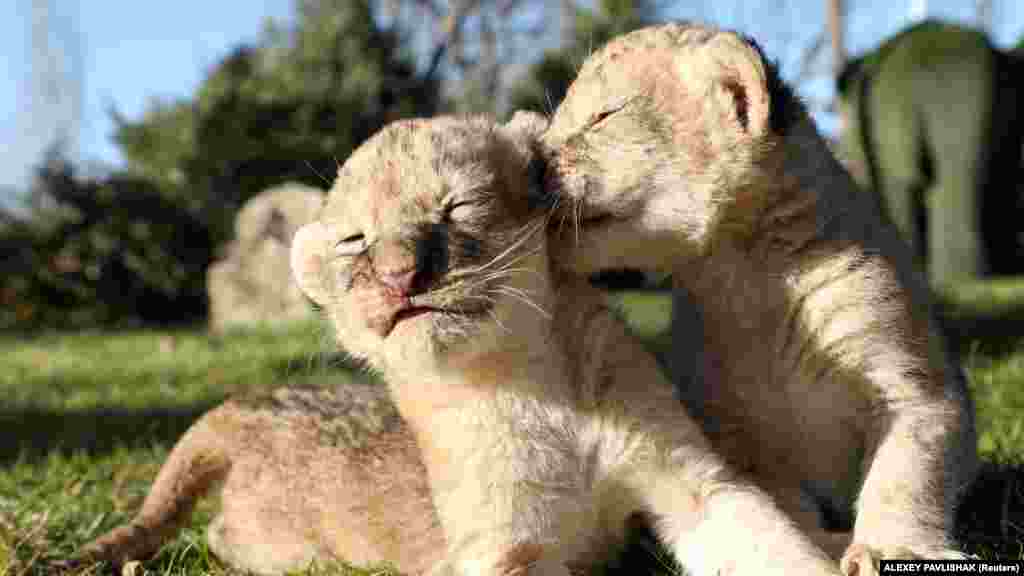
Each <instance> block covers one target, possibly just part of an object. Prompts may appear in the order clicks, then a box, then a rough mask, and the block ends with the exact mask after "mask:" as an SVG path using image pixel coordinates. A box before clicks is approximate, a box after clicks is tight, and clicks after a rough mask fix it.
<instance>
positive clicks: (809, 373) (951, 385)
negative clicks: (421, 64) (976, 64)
mask: <svg viewBox="0 0 1024 576" xmlns="http://www.w3.org/2000/svg"><path fill="white" fill-rule="evenodd" d="M542 140H543V142H544V147H545V149H547V150H548V151H549V154H546V155H549V156H550V158H549V159H550V162H551V170H550V174H549V184H550V187H551V188H552V190H557V191H558V192H559V193H561V194H564V195H565V196H566V202H565V204H566V207H568V208H570V209H569V210H566V211H565V216H564V217H565V218H567V219H569V220H571V221H573V222H578V223H579V226H578V227H577V228H576V229H575V230H574V231H573V232H571V233H569V234H566V235H565V236H566V237H565V240H564V241H563V242H560V243H559V251H560V252H559V261H560V262H564V263H566V264H567V265H569V266H571V267H572V268H573V269H574V270H575V271H576V272H579V273H593V272H596V271H601V270H605V269H613V268H644V269H648V270H656V271H661V272H665V273H671V274H672V275H673V284H674V287H675V296H676V299H677V300H678V301H680V302H683V303H684V305H690V306H692V304H686V302H695V303H696V305H697V306H698V308H699V310H700V313H701V316H702V318H703V324H704V334H703V342H702V343H700V344H701V345H702V346H703V347H704V349H705V363H704V366H705V370H704V377H703V378H697V379H696V380H695V381H694V382H690V381H689V380H688V375H686V374H682V375H677V378H679V379H680V389H681V391H682V393H683V395H684V396H685V397H686V400H687V402H688V405H689V407H690V409H691V412H692V413H693V414H694V415H696V416H698V418H699V419H700V420H701V423H702V426H703V428H704V430H705V432H706V433H707V434H708V435H709V436H710V439H711V442H712V444H713V445H714V447H715V449H716V451H718V452H719V453H721V454H723V455H724V456H725V457H726V459H727V460H728V461H729V462H730V463H731V464H732V465H734V466H735V467H737V468H739V470H740V471H743V472H747V473H749V474H752V475H753V476H754V477H755V479H756V481H757V483H758V484H759V485H760V486H762V487H763V488H765V489H767V490H768V491H769V492H770V493H772V494H773V495H774V496H775V497H776V498H778V499H779V501H780V503H781V504H782V505H783V506H784V508H785V509H786V510H787V512H789V513H790V514H792V515H794V516H797V517H803V518H804V521H805V522H806V524H805V525H808V524H817V523H818V517H817V515H808V510H807V508H806V506H805V505H804V503H805V501H806V500H807V497H808V496H809V497H811V498H813V499H814V500H815V501H816V502H817V505H818V506H821V508H822V510H824V511H831V512H836V513H838V514H839V515H845V516H847V517H848V516H849V515H850V513H851V512H852V509H853V507H854V502H855V501H856V508H857V514H856V523H855V525H854V526H853V528H854V530H853V542H852V544H851V545H850V546H849V548H847V549H846V552H845V554H844V556H843V558H842V563H841V565H842V567H843V569H844V571H845V572H846V573H848V574H853V573H861V574H866V573H872V572H873V571H874V570H875V567H874V564H875V560H877V559H878V558H903V557H907V556H919V557H925V558H929V557H930V558H936V557H950V556H952V557H956V556H957V555H958V553H957V552H956V551H954V550H953V549H952V548H953V543H952V542H951V541H950V536H949V534H950V528H951V523H952V517H953V507H954V503H955V502H956V497H957V494H958V492H959V491H960V490H961V489H962V488H963V487H964V485H965V484H966V483H967V482H968V481H969V479H970V478H971V475H972V472H973V470H974V467H975V430H974V424H973V409H972V404H971V401H970V398H969V396H968V393H967V389H966V386H965V382H964V377H963V375H962V372H961V370H960V368H959V366H958V364H957V362H956V359H955V358H954V357H953V356H952V354H951V352H950V351H949V347H948V346H947V344H946V342H945V341H944V340H943V337H942V335H941V334H940V333H939V331H938V329H937V327H936V322H935V320H934V318H933V312H932V309H931V304H930V295H929V292H928V288H927V285H926V284H925V282H924V278H923V277H922V275H921V274H920V273H918V271H917V270H916V269H915V268H914V266H913V265H912V260H911V254H910V252H909V250H908V248H907V247H906V246H905V245H904V244H903V242H902V241H901V240H900V239H899V236H898V234H897V233H896V230H895V229H894V227H893V226H891V225H890V223H889V222H887V221H886V220H885V219H884V218H883V215H882V213H881V212H880V210H879V206H878V205H877V203H876V202H875V199H874V197H873V196H871V195H869V194H864V193H862V192H860V191H858V189H857V188H856V186H855V185H854V184H853V182H852V181H851V179H850V177H849V176H848V174H847V173H846V172H845V171H844V170H843V169H842V168H841V167H840V165H839V164H838V163H837V162H836V160H835V159H834V158H833V157H832V155H831V153H830V152H829V151H828V149H827V147H826V145H825V143H824V142H823V140H822V138H821V137H820V136H819V135H818V133H817V132H816V130H815V128H814V125H813V123H812V120H811V119H810V117H809V116H808V114H807V113H806V112H805V110H804V109H803V107H802V106H801V105H800V104H799V103H798V101H797V100H796V99H795V98H794V96H793V95H792V93H791V92H790V90H789V89H788V88H787V87H786V86H785V85H784V84H783V83H782V81H781V80H780V79H779V76H778V74H777V72H776V70H775V69H774V67H773V66H772V65H770V64H769V63H767V62H766V61H765V59H764V58H763V55H762V54H761V52H760V50H759V49H758V47H757V46H756V45H755V44H753V43H752V42H750V41H747V40H745V39H744V38H742V37H740V36H738V35H736V34H734V33H731V32H723V31H719V30H715V29H713V28H709V27H703V26H700V25H693V24H670V25H663V26H657V27H651V28H647V29H644V30H640V31H637V32H634V33H631V34H627V35H625V36H622V37H620V38H617V39H615V40H613V41H611V42H610V43H609V44H608V45H607V46H605V47H604V48H603V49H602V50H600V51H599V52H597V53H595V54H594V55H592V56H591V57H590V58H589V59H588V60H587V61H586V62H585V63H584V65H583V67H582V69H581V70H580V73H579V76H578V77H577V79H576V80H575V82H574V83H573V84H572V86H571V87H570V89H569V92H568V95H567V96H566V99H565V100H564V101H563V102H562V104H561V105H560V106H559V107H558V110H557V111H556V113H555V115H554V117H553V118H552V120H551V125H550V129H549V130H548V131H547V132H546V134H545V135H544V136H543V138H542ZM674 329H675V327H674ZM684 336H685V331H680V333H679V335H677V336H675V342H674V345H675V346H676V347H677V348H676V351H675V354H676V355H678V356H680V357H682V356H684V355H686V354H688V353H689V346H691V345H692V342H685V341H684V340H685V338H684ZM691 339H692V338H691ZM810 512H813V510H811V511H810ZM842 523H843V522H838V524H842ZM846 523H847V525H849V524H850V523H852V522H851V521H849V520H847V521H846Z"/></svg>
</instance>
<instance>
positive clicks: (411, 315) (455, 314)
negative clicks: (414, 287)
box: [387, 294, 492, 335]
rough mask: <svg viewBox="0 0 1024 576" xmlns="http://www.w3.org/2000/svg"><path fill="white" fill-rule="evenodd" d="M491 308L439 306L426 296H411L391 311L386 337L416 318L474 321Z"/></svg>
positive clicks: (482, 306) (482, 305) (486, 304)
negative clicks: (431, 317) (433, 317)
mask: <svg viewBox="0 0 1024 576" xmlns="http://www.w3.org/2000/svg"><path fill="white" fill-rule="evenodd" d="M491 307H492V305H491V304H490V303H487V302H485V303H480V304H476V305H469V304H466V305H459V304H453V305H445V306H440V305H437V304H434V303H432V302H431V299H430V297H429V295H428V294H421V295H419V296H413V297H411V298H409V300H408V301H407V302H406V303H405V304H403V305H401V306H399V307H397V308H396V309H395V310H393V311H392V313H391V321H390V328H389V329H388V331H387V335H390V334H391V333H392V332H394V330H395V328H396V327H398V325H400V324H403V323H408V322H410V321H413V320H416V319H418V318H424V317H430V316H435V317H438V318H448V319H451V320H456V319H463V320H466V319H474V318H477V317H481V316H485V315H486V314H487V313H488V312H489V311H490V310H491Z"/></svg>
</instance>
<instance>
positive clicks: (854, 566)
mask: <svg viewBox="0 0 1024 576" xmlns="http://www.w3.org/2000/svg"><path fill="white" fill-rule="evenodd" d="M967 557H968V556H967V555H966V554H964V553H963V552H960V551H959V550H951V549H948V548H933V549H929V550H918V551H915V550H912V549H910V548H907V547H905V546H886V547H883V548H871V547H870V546H868V545H867V544H863V543H860V542H854V543H853V544H850V547H849V548H847V549H846V552H845V553H844V554H843V558H842V560H840V561H839V568H840V569H841V570H842V572H843V574H844V576H878V573H879V572H878V561H879V560H918V559H924V560H964V559H966V558H967Z"/></svg>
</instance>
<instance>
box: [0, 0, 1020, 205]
mask: <svg viewBox="0 0 1024 576" xmlns="http://www.w3.org/2000/svg"><path fill="white" fill-rule="evenodd" d="M847 2H848V4H849V5H850V6H851V10H850V15H849V20H848V22H847V46H848V48H849V49H850V50H851V51H853V52H858V51H861V50H864V49H866V48H869V47H871V46H873V45H875V44H877V43H878V42H879V41H880V40H881V39H882V38H884V37H885V36H886V35H888V34H891V33H892V32H894V31H896V30H898V29H899V28H901V27H902V26H904V25H905V24H906V23H907V15H908V4H907V0H847ZM31 3H32V0H14V1H13V2H11V1H8V2H0V55H5V56H6V59H5V60H4V59H0V63H2V66H3V70H4V72H5V76H4V77H3V78H4V79H5V80H6V81H5V82H4V85H5V86H7V87H8V89H7V90H3V91H0V117H2V118H6V119H7V121H6V122H4V123H2V124H0V146H2V149H3V150H5V152H6V153H5V154H4V155H3V156H2V157H0V186H12V185H20V184H22V183H23V182H24V181H25V176H26V174H27V173H28V167H29V166H30V165H31V164H32V163H33V162H35V161H37V160H38V158H39V153H40V149H41V147H42V146H43V145H44V142H45V140H47V139H48V136H47V128H46V127H45V126H43V127H40V126H35V127H33V126H29V125H28V123H27V122H26V121H25V120H24V119H25V118H27V117H28V116H29V115H28V114H25V113H24V112H25V111H26V110H28V109H31V107H33V106H38V105H39V103H38V101H37V99H35V98H34V97H33V96H32V92H31V83H30V78H31V72H32V71H31V69H30V66H29V62H30V60H29V57H28V55H29V50H30V45H29V32H30V21H31V11H30V7H31ZM54 4H56V5H57V6H58V7H59V8H58V9H59V10H62V12H61V13H59V14H57V17H60V18H63V19H64V20H63V22H73V26H74V27H76V28H77V30H78V31H79V33H80V37H81V43H82V44H81V45H82V54H83V61H82V63H81V67H82V76H83V78H84V90H83V92H84V94H83V101H82V120H81V131H80V134H79V137H78V147H77V148H78V153H79V157H80V158H81V159H83V160H87V161H89V160H93V161H99V162H102V163H107V164H116V163H117V162H119V161H120V157H119V154H118V152H117V149H116V147H115V146H114V145H113V144H112V143H111V142H110V132H111V129H112V125H111V122H110V119H109V117H108V114H107V112H106V110H107V108H108V107H109V106H111V105H113V106H116V107H117V109H118V110H120V111H121V112H122V113H124V114H126V115H128V116H130V117H137V116H138V115H139V114H140V113H141V112H142V111H143V110H144V108H145V105H146V103H147V101H149V99H151V98H154V97H165V98H173V97H184V96H187V95H188V94H190V93H191V92H192V91H193V90H194V89H195V87H196V86H197V85H198V83H199V82H200V81H201V79H202V77H203V74H204V72H205V70H206V69H207V68H208V67H209V66H211V65H213V64H214V63H215V62H216V61H217V60H218V59H219V58H220V57H221V56H222V55H223V54H224V53H225V52H226V50H227V49H228V48H229V47H230V46H232V45H234V44H236V43H238V42H239V41H243V40H247V39H254V38H256V37H257V36H258V34H259V33H260V30H261V27H262V23H263V20H264V19H265V18H266V17H268V16H271V17H279V18H282V17H287V15H288V14H289V13H290V11H291V0H266V1H263V2H243V1H240V0H178V1H177V2H128V1H123V0H122V1H118V0H80V3H77V4H78V7H77V8H76V7H75V5H76V2H75V1H73V0H57V1H56V2H54ZM824 4H825V2H824V0H762V1H757V0H746V1H743V0H732V1H729V0H708V1H705V2H690V1H687V2H682V1H681V2H679V3H678V6H682V7H684V8H670V9H669V15H670V16H672V17H680V18H697V19H702V20H708V21H712V22H715V23H717V24H719V25H722V26H726V27H730V28H737V29H740V30H742V31H744V32H746V33H748V34H750V35H752V36H754V37H755V38H758V39H759V40H760V41H761V43H762V45H763V46H764V48H765V49H766V51H767V52H768V53H769V54H770V55H772V56H773V57H775V58H778V59H779V61H780V64H781V65H782V68H783V73H784V74H785V75H787V76H791V75H792V74H793V71H794V70H795V68H796V66H797V62H798V61H799V48H800V47H801V46H803V45H805V44H806V42H807V39H808V38H809V37H811V36H812V35H813V34H814V33H816V32H817V31H818V30H821V28H822V26H823V22H824ZM974 4H975V3H974V0H929V2H928V15H929V16H941V17H946V18H952V19H956V20H960V21H967V22H970V21H971V20H972V19H973V17H974ZM994 4H995V9H994V15H993V19H992V20H993V27H992V33H993V36H994V37H995V40H996V43H997V44H999V45H1003V46H1005V45H1007V44H1009V43H1011V42H1013V41H1014V40H1015V39H1016V38H1018V37H1019V36H1020V35H1021V34H1024V3H1022V2H1019V1H1018V0H994ZM695 6H696V8H694V7H695ZM711 6H715V7H714V8H712V7H711ZM780 6H783V7H789V9H784V8H783V9H780V8H779V7H780ZM11 88H13V89H11ZM804 90H805V92H808V93H810V94H812V95H814V94H821V95H825V94H827V93H828V91H829V83H828V81H827V80H825V79H824V78H823V79H822V80H821V81H820V82H818V83H811V84H809V85H807V86H805V87H804ZM0 200H6V199H0Z"/></svg>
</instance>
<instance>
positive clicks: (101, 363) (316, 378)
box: [0, 284, 1024, 576]
mask: <svg viewBox="0 0 1024 576" xmlns="http://www.w3.org/2000/svg"><path fill="white" fill-rule="evenodd" d="M1021 286H1024V284H1022V285H1021ZM1017 289H1018V286H1009V287H1007V286H1004V285H1002V284H993V285H992V291H993V293H996V292H998V294H999V295H1000V298H989V299H986V297H985V296H984V290H985V288H984V286H981V287H973V288H972V289H971V291H970V292H969V293H966V294H967V295H965V296H963V297H961V296H959V295H955V296H950V297H948V298H947V303H948V307H949V310H950V312H949V315H950V317H951V318H953V317H955V318H956V321H957V322H960V323H961V324H958V325H957V326H959V327H960V329H961V332H958V334H959V336H958V337H959V338H960V339H961V346H962V348H963V349H964V350H965V352H966V353H965V362H966V366H967V368H968V371H969V374H970V378H971V387H972V389H973V391H974V397H975V400H976V403H977V408H978V420H979V427H980V432H981V440H980V445H979V447H980V449H981V451H982V453H983V455H984V456H985V458H986V461H987V464H986V468H985V470H984V473H983V475H982V477H981V479H980V480H979V483H978V485H979V486H980V488H979V489H977V490H974V491H972V492H971V494H970V495H969V497H968V498H969V500H968V502H969V504H970V506H969V508H970V511H969V513H966V514H961V520H962V522H961V525H960V534H961V536H962V538H963V539H964V540H965V541H966V543H967V545H968V548H969V550H970V551H972V552H977V553H983V554H986V555H992V554H995V553H998V554H999V555H1000V556H1001V557H1007V556H1010V557H1014V558H1019V557H1021V549H1022V548H1024V525H1022V524H1024V482H1021V480H1024V475H1021V474H1020V470H1021V465H1022V464H1024V418H1021V416H1022V415H1024V340H1021V339H1020V336H1024V323H1017V322H1014V323H1010V322H1002V323H1000V321H998V320H999V318H1003V319H1005V318H1010V317H1013V315H1014V314H1016V313H1017V311H1019V310H1020V309H1021V308H1022V307H1021V306H1018V305H1017V304H1015V302H1024V290H1019V291H1017V292H1014V290H1017ZM1006 294H1010V296H1006ZM958 298H959V300H958ZM620 300H621V303H622V306H623V309H624V310H625V312H626V316H627V319H628V320H630V322H631V323H633V324H634V326H635V328H636V330H637V332H638V333H639V334H640V335H641V336H643V337H644V338H645V339H647V340H649V341H650V342H652V343H653V346H654V347H656V348H657V347H658V343H659V342H662V343H663V342H664V330H665V329H666V328H667V326H668V319H669V303H668V302H667V300H666V299H665V298H664V296H663V295H660V294H656V293H630V294H626V295H624V296H622V297H621V298H620ZM993 302H994V303H997V304H991V303H993ZM986 306H988V307H986ZM994 308H997V309H995V310H994ZM957 314H959V316H957ZM986 314H987V315H988V316H986ZM979 318H981V319H982V320H985V321H991V322H990V323H989V324H986V323H985V322H983V321H978V319H979ZM965 326H966V328H964V327H965ZM992 326H996V327H997V328H998V329H997V330H996V329H993V331H991V332H985V331H984V330H986V329H988V328H991V327H992ZM1014 327H1016V332H1014ZM970 330H974V331H975V332H974V333H973V334H967V333H966V332H969V331H970ZM329 342H330V337H329V336H327V334H326V332H325V329H324V328H323V327H322V325H320V324H309V325H300V326H294V327H291V328H288V329H287V330H285V331H281V332H278V333H274V332H271V331H247V332H237V333H233V334H228V335H224V336H212V335H208V334H205V333H203V332H201V331H174V332H168V331H165V332H159V331H141V332H130V333H118V334H98V333H97V334H76V335H68V334H61V335H43V336H38V337H34V338H30V339H25V338H15V337H0V395H2V397H3V398H4V401H3V404H2V407H0V438H2V439H3V441H2V442H0V459H2V464H0V576H3V575H11V576H36V575H38V576H42V575H44V574H46V575H48V574H51V573H52V569H51V566H50V562H51V561H53V560H60V559H64V558H67V557H68V556H69V555H70V553H71V552H72V551H74V550H75V549H76V548H77V547H78V546H79V545H81V544H82V543H84V542H86V541H87V540H89V539H91V538H92V537H94V536H96V535H98V534H100V533H102V532H103V531H105V530H107V529H109V528H111V527H113V526H115V525H117V524H119V523H121V522H124V521H125V520H127V519H128V518H129V517H130V515H131V514H132V513H133V512H134V511H135V510H136V509H137V507H138V506H139V504H140V503H141V500H142V498H143V496H144V495H145V492H146V490H147V488H148V483H149V482H150V481H151V480H152V478H153V476H154V475H155V474H156V471H157V469H158V468H159V466H160V463H161V462H162V460H163V458H164V457H165V456H166V454H167V451H168V449H169V448H170V446H171V445H172V444H173V442H174V441H175V440H176V439H177V437H178V436H179V435H180V434H181V433H182V432H183V431H184V430H185V429H186V428H187V427H188V426H189V425H190V423H191V422H192V421H194V420H195V418H197V417H198V416H199V415H200V414H202V413H203V412H204V411H206V410H207V409H209V408H210V407H211V406H213V405H215V404H216V403H218V402H219V401H221V400H222V399H223V398H224V397H225V395H227V394H229V393H232V392H238V391H242V390H251V389H254V388H266V387H272V386H280V385H284V384H295V383H302V384H327V383H336V382H338V381H339V380H340V379H351V378H361V377H364V376H362V375H360V374H358V373H356V372H354V371H352V370H351V369H349V368H347V367H346V366H345V365H344V363H342V362H340V360H339V359H338V358H337V357H336V356H331V355H329V354H328V353H327V352H328V351H329V350H330V349H331V346H330V344H329ZM212 506H213V504H212V503H205V504H204V505H203V506H201V507H200V509H199V510H198V512H197V514H195V516H194V517H193V520H192V523H191V525H190V526H189V528H187V529H186V530H185V531H183V533H182V535H181V536H180V537H178V538H177V539H176V540H174V541H173V542H171V543H170V544H169V545H168V546H165V548H164V550H163V551H162V552H161V554H160V556H159V557H158V558H157V559H155V560H154V561H153V562H149V563H147V564H146V567H147V570H146V571H143V570H138V571H137V574H139V575H141V574H152V575H158V574H159V575H165V574H166V575H172V574H173V575H180V576H196V575H200V574H226V575H227V574H233V573H232V572H231V571H228V570H226V569H224V568H223V567H221V566H220V565H219V564H218V563H217V562H216V560H215V559H213V558H211V557H210V555H209V553H208V551H207V550H206V548H205V543H204V539H203V529H204V527H205V523H206V522H207V521H208V520H209V518H210V517H211V515H212ZM648 555H649V553H648ZM93 573H97V572H95V571H90V570H88V569H86V570H79V571H78V572H75V574H82V575H84V574H93ZM309 573H310V574H327V573H330V574H337V573H342V574H347V573H349V571H348V570H346V569H343V568H342V569H337V568H336V569H333V570H327V571H321V572H315V571H313V572H309ZM354 573H355V574H360V575H366V574H371V573H374V572H366V571H359V572H354Z"/></svg>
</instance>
